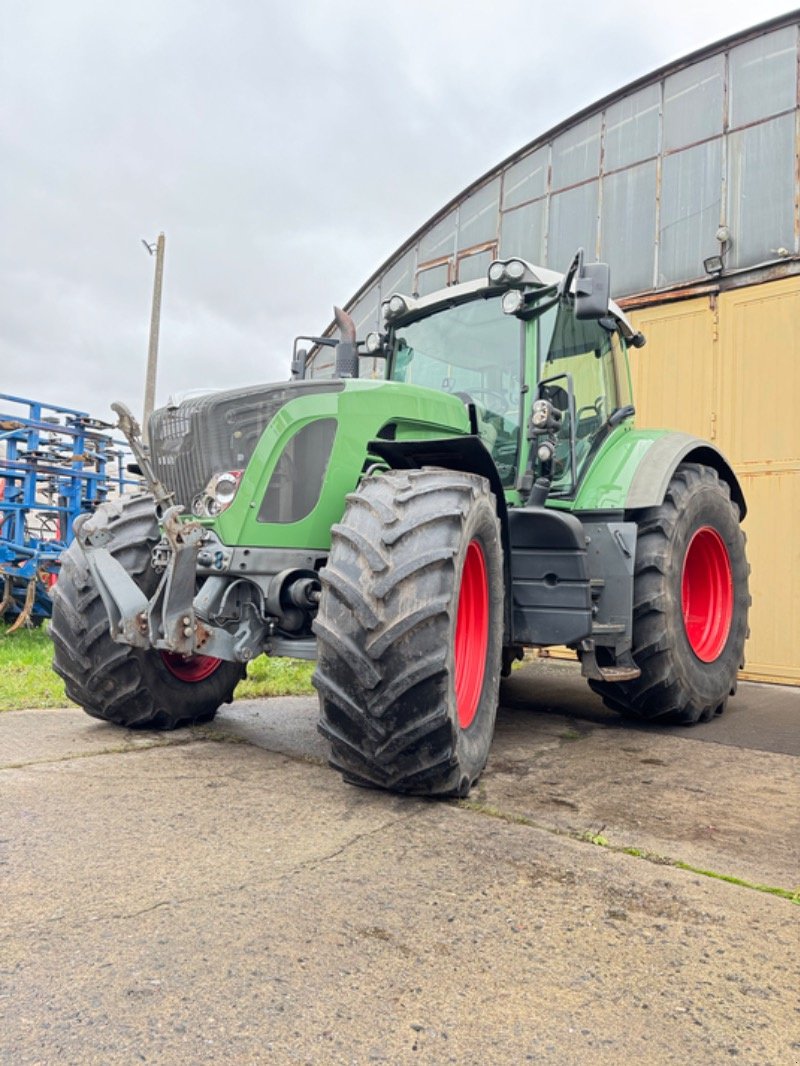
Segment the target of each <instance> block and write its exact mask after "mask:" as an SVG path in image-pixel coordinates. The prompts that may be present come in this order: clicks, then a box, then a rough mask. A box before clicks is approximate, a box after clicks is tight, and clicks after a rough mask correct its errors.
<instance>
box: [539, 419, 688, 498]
mask: <svg viewBox="0 0 800 1066" xmlns="http://www.w3.org/2000/svg"><path fill="white" fill-rule="evenodd" d="M668 433H669V430H666V429H634V427H633V424H632V423H631V422H626V423H623V424H622V425H620V426H618V427H617V428H616V429H614V430H613V431H612V433H611V434H610V435H609V436H608V437H607V438H606V440H605V441H603V443H602V445H601V446H600V449H599V451H598V452H597V455H596V456H595V457H594V459H593V460H592V462H591V464H590V466H589V468H588V469H587V470H586V473H585V474H584V476H583V478H582V480H581V482H580V484H579V486H578V491H577V493H576V495H575V496H574V497H573V498H571V499H563V500H559V499H558V498H553V497H551V498H550V499H548V501H547V506H548V507H555V508H557V509H558V510H563V511H624V510H625V507H626V500H627V497H628V491H629V489H630V486H631V482H632V481H633V478H634V475H635V474H636V471H637V470H638V469H639V466H640V464H641V462H642V460H643V459H644V457H645V456H646V455H647V453H648V451H649V450H650V448H651V447H652V446H653V444H654V443H655V442H656V441H657V440H660V438H661V437H665V436H667V435H668Z"/></svg>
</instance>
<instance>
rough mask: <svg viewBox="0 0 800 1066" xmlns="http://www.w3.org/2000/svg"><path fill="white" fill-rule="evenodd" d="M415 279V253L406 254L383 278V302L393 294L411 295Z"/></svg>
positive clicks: (393, 264)
mask: <svg viewBox="0 0 800 1066" xmlns="http://www.w3.org/2000/svg"><path fill="white" fill-rule="evenodd" d="M413 277H414V252H413V250H412V251H410V252H406V254H405V255H404V256H403V257H402V258H401V259H397V260H396V261H395V262H394V263H392V265H391V266H390V267H389V268H388V269H387V270H386V273H385V274H384V275H383V277H382V278H381V300H386V299H388V297H390V296H391V295H392V293H393V292H404V293H408V294H410V293H411V289H412V279H413Z"/></svg>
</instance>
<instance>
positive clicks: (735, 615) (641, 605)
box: [590, 463, 750, 725]
mask: <svg viewBox="0 0 800 1066" xmlns="http://www.w3.org/2000/svg"><path fill="white" fill-rule="evenodd" d="M748 574H749V567H748V565H747V558H746V555H745V538H744V534H743V532H742V529H741V526H740V524H739V513H738V509H737V508H736V506H735V505H734V504H733V503H732V502H731V498H730V493H729V491H728V486H727V485H726V484H725V483H724V482H722V481H720V479H719V477H718V476H717V473H716V471H715V470H713V469H711V468H710V467H707V466H702V465H700V464H698V463H682V464H681V465H680V466H679V467H678V469H677V470H676V472H675V474H674V476H673V478H672V480H671V481H670V484H669V487H668V488H667V492H666V496H665V499H664V502H663V503H662V504H661V506H660V507H652V508H649V509H647V510H646V511H642V512H641V513H640V514H639V516H638V536H637V542H636V563H635V570H634V592H633V648H632V653H633V659H634V661H635V663H636V665H637V666H638V667H639V668H640V670H641V672H642V673H641V677H639V678H637V679H636V680H635V681H628V682H620V683H609V682H603V681H590V685H591V687H592V688H593V689H594V691H595V692H598V693H599V694H600V695H601V696H602V697H603V699H604V702H605V703H606V705H607V706H609V707H611V708H612V709H613V710H617V711H621V712H622V713H623V714H628V715H632V716H634V717H637V718H655V719H658V720H659V721H661V722H669V723H677V724H683V725H692V724H694V723H695V722H705V721H708V720H709V719H710V718H712V717H713V716H714V715H715V714H721V713H722V712H723V711H724V710H725V705H726V703H727V699H728V696H729V695H730V694H731V693H733V692H734V691H735V688H736V673H737V671H738V670H739V669H740V668H741V667H742V666H743V665H744V643H745V640H746V638H747V632H748V630H747V611H748V607H749V606H750V595H749V592H748Z"/></svg>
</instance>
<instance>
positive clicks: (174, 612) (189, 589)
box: [147, 507, 209, 655]
mask: <svg viewBox="0 0 800 1066" xmlns="http://www.w3.org/2000/svg"><path fill="white" fill-rule="evenodd" d="M182 511H183V508H182V507H170V508H168V510H167V511H166V512H165V513H164V517H163V518H162V520H161V521H162V526H163V531H164V536H165V537H166V538H167V542H168V543H169V546H170V548H171V549H172V550H171V552H170V558H169V560H168V562H167V566H166V569H165V570H164V573H163V574H162V575H161V581H160V582H159V584H158V588H157V589H156V591H155V594H154V595H153V598H152V599H151V600H150V604H149V606H148V608H147V628H148V632H149V637H150V644H151V646H152V647H154V648H162V649H163V650H164V651H171V652H174V653H175V654H177V655H195V654H197V652H199V650H200V648H201V647H202V645H204V644H205V643H206V642H207V640H208V636H209V634H208V631H207V630H206V629H205V627H204V626H202V624H201V623H199V622H198V621H197V617H196V615H195V611H194V604H193V601H194V597H195V590H196V584H197V555H198V552H199V551H200V545H201V543H202V541H203V537H204V536H205V529H204V528H203V527H202V526H201V525H200V523H199V522H181V520H180V518H179V515H180V514H181V512H182Z"/></svg>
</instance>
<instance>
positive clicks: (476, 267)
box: [458, 252, 495, 281]
mask: <svg viewBox="0 0 800 1066" xmlns="http://www.w3.org/2000/svg"><path fill="white" fill-rule="evenodd" d="M494 258H495V255H494V252H475V253H474V254H473V255H464V256H462V257H461V259H459V261H458V280H459V281H477V280H478V279H479V278H485V277H486V272H487V271H488V269H489V264H490V263H491V262H492V260H493V259H494Z"/></svg>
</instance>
